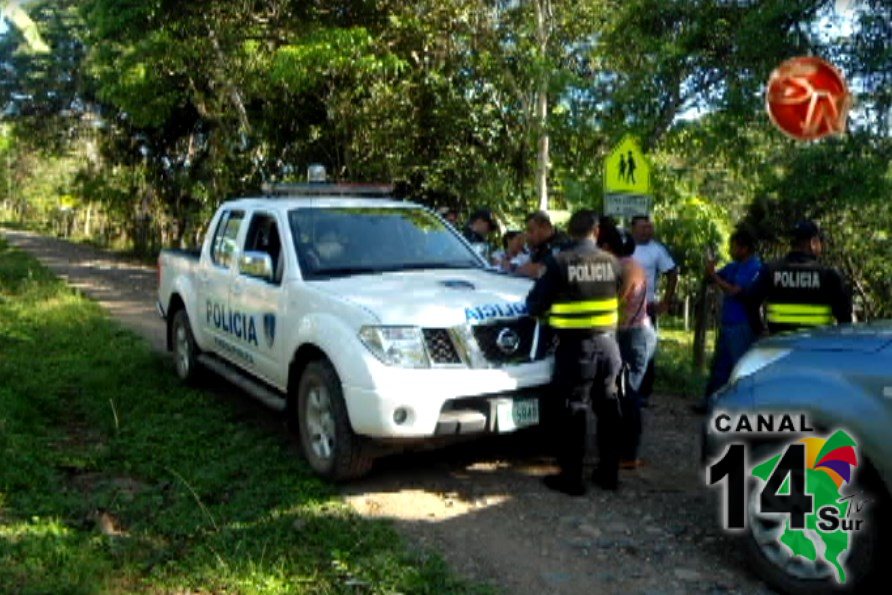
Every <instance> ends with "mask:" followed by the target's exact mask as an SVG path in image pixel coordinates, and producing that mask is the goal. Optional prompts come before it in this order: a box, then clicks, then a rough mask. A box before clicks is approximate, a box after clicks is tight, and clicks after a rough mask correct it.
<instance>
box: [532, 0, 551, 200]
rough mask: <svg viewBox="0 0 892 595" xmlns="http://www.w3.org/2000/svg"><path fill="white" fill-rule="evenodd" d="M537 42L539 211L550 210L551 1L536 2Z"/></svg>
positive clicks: (537, 178)
mask: <svg viewBox="0 0 892 595" xmlns="http://www.w3.org/2000/svg"><path fill="white" fill-rule="evenodd" d="M535 4H536V40H537V42H538V43H539V57H540V60H542V62H543V66H542V72H541V73H540V75H539V76H540V78H539V89H538V90H537V92H536V128H537V130H538V132H539V151H538V158H537V165H536V191H537V194H538V195H539V210H541V211H547V210H548V149H549V138H548V70H547V69H546V68H545V67H544V62H545V56H546V54H547V51H548V26H547V25H548V23H547V21H546V19H547V18H548V16H549V14H548V13H550V12H551V3H550V2H549V0H536V2H535Z"/></svg>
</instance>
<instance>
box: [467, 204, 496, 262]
mask: <svg viewBox="0 0 892 595" xmlns="http://www.w3.org/2000/svg"><path fill="white" fill-rule="evenodd" d="M497 231H499V224H498V222H496V218H495V216H494V215H493V213H492V211H490V210H489V209H477V210H476V211H474V212H473V213H471V216H470V217H469V218H468V224H467V225H465V227H464V229H462V235H463V236H465V239H466V240H468V242H470V243H471V246H472V247H473V248H474V250H475V251H477V253H478V254H480V256H482V257H483V258H485V259H486V262H489V252H490V247H489V243H488V242H489V236H490V234H492V233H493V232H497Z"/></svg>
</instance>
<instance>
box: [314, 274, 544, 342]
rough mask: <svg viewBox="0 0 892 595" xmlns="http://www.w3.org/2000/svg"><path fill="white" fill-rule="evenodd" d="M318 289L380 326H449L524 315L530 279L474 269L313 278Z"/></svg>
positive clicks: (530, 285) (530, 283)
mask: <svg viewBox="0 0 892 595" xmlns="http://www.w3.org/2000/svg"><path fill="white" fill-rule="evenodd" d="M312 283H313V285H314V286H315V287H317V288H318V289H319V290H321V291H324V292H327V293H329V294H330V295H331V296H332V297H336V298H339V299H342V300H346V301H348V302H352V303H354V304H357V305H359V306H361V307H362V308H364V309H365V310H366V311H368V312H370V313H371V314H373V315H374V316H375V317H376V318H378V320H379V321H380V322H381V324H391V325H411V326H421V327H429V328H447V327H451V326H457V325H462V324H465V323H468V322H470V323H482V322H486V321H488V320H494V319H497V318H518V317H520V316H523V315H525V314H526V307H525V305H524V301H525V299H526V295H527V293H528V292H529V290H530V288H531V287H532V281H530V280H528V279H523V278H518V277H510V276H508V275H502V274H498V273H493V272H488V271H485V270H477V269H461V270H427V271H407V272H392V273H381V274H375V275H355V276H351V277H344V278H339V279H331V280H327V281H313V282H312Z"/></svg>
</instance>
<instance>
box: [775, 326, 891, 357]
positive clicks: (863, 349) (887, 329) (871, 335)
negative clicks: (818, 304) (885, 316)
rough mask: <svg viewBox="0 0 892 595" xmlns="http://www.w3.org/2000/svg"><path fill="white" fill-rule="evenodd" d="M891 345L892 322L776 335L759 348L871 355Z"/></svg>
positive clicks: (823, 328)
mask: <svg viewBox="0 0 892 595" xmlns="http://www.w3.org/2000/svg"><path fill="white" fill-rule="evenodd" d="M890 344H892V321H890V320H880V321H876V322H871V323H868V324H858V325H851V324H843V325H840V326H832V327H822V328H819V329H813V330H806V331H799V332H795V333H790V334H784V335H777V336H775V337H771V338H770V339H764V340H762V341H760V342H759V346H764V347H777V348H781V349H794V350H800V351H856V352H860V353H874V352H876V351H879V350H880V349H883V348H885V347H886V346H887V345H890Z"/></svg>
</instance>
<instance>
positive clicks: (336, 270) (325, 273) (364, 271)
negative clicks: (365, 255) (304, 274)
mask: <svg viewBox="0 0 892 595" xmlns="http://www.w3.org/2000/svg"><path fill="white" fill-rule="evenodd" d="M382 270H383V269H379V268H369V267H333V268H330V269H318V270H315V271H312V272H311V273H310V274H311V275H313V276H314V277H349V276H350V275H374V274H376V273H380V272H382Z"/></svg>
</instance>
